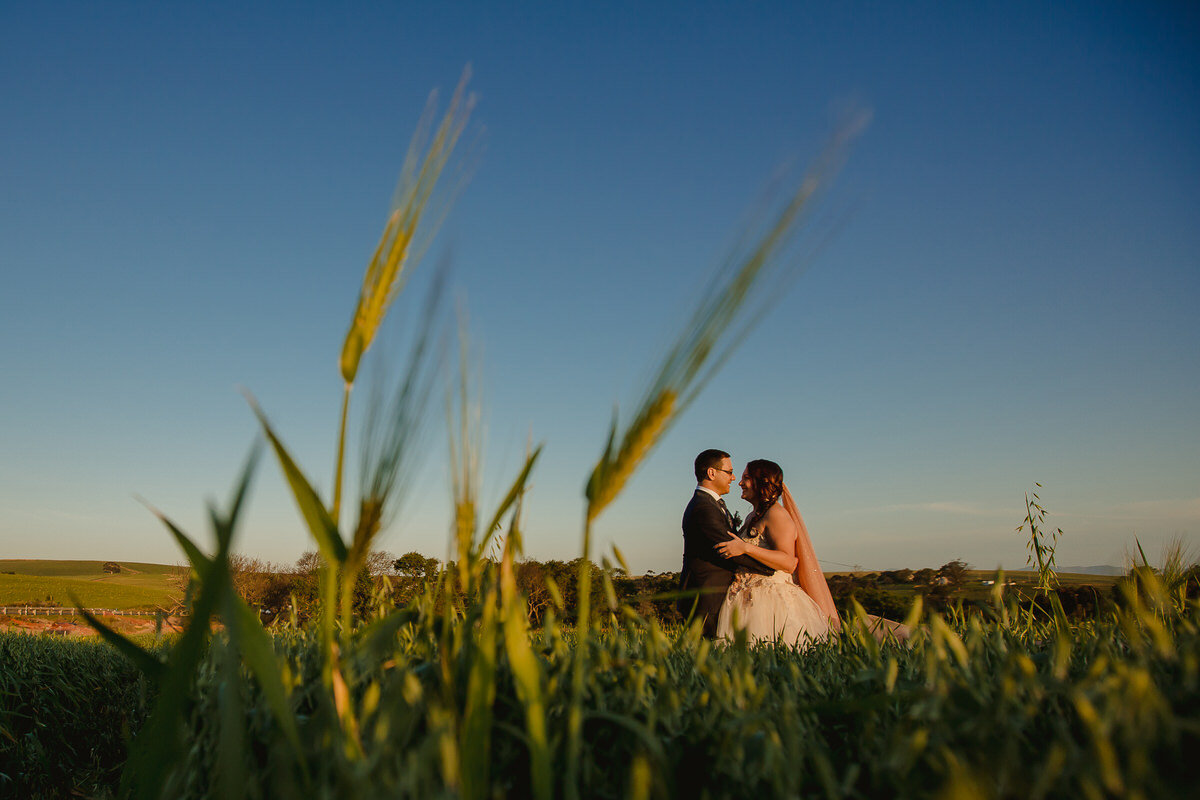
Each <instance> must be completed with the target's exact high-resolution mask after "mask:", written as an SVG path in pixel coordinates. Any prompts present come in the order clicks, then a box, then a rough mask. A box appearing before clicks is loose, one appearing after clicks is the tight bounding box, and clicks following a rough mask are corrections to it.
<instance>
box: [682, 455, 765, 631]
mask: <svg viewBox="0 0 1200 800" xmlns="http://www.w3.org/2000/svg"><path fill="white" fill-rule="evenodd" d="M695 470H696V492H695V494H693V495H692V501H691V502H690V503H688V506H687V509H686V510H685V511H684V512H683V571H682V572H681V573H680V575H679V589H680V591H692V592H698V594H697V595H695V596H687V597H682V598H680V600H679V605H678V608H679V613H681V614H682V615H683V617H684V619H685V620H690V619H691V618H692V616H693V615H699V616H700V618H701V619H703V620H704V637H705V638H706V639H711V638H713V637H714V636H716V634H717V614H718V612H720V610H721V603H722V602H724V600H725V591H726V590H727V589H728V588H729V584H730V583H732V582H733V570H734V569H735V568H736V567H745V568H746V569H749V570H751V571H753V572H758V573H760V574H762V575H769V574H770V573H771V572H772V571H773V570H772V569H771V568H770V567H768V566H766V565H765V564H761V563H759V562H758V561H755V560H754V559H753V558H751V557H750V556H746V555H742V556H737V557H736V558H725V557H724V556H722V555H721V554H720V553H718V552H717V550H716V546H717V545H718V544H720V543H721V542H725V541H728V540H729V533H730V532H731V531H733V530H734V525H733V515H732V514H730V513H729V509H728V508H726V507H725V501H724V500H722V499H721V495H723V494H727V493H728V492H729V487H730V485H731V484H732V483H733V476H734V471H733V461H732V460H731V459H730V457H729V453H726V452H725V451H724V450H705V451H704V452H703V453H701V454H700V455H698V456H696V463H695Z"/></svg>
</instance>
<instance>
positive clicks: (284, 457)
mask: <svg viewBox="0 0 1200 800" xmlns="http://www.w3.org/2000/svg"><path fill="white" fill-rule="evenodd" d="M247 400H248V401H249V402H250V407H251V408H252V409H253V410H254V415H255V416H256V417H258V421H259V424H261V425H262V429H263V433H264V434H266V437H267V441H269V442H270V443H271V447H272V449H273V450H274V451H275V455H276V457H277V458H278V459H279V466H280V467H281V468H282V469H283V475H284V477H285V478H286V479H287V482H288V486H289V487H290V488H291V490H292V496H293V497H294V498H295V500H296V505H297V506H298V507H299V509H300V515H301V516H302V517H303V518H304V523H305V525H307V526H308V530H309V533H311V534H312V537H313V539H315V540H316V542H317V548H318V549H319V550H320V551H321V555H323V556H325V559H326V561H327V562H328V563H329V564H335V565H340V564H343V563H345V561H346V555H347V550H346V543H345V542H343V541H342V537H341V535H340V534H339V533H338V530H337V526H336V525H335V524H334V522H333V518H332V517H330V516H329V511H328V510H326V508H325V505H324V504H323V503H322V502H321V498H320V497H318V496H317V492H316V490H315V489H313V488H312V484H311V483H309V481H308V479H307V478H306V477H304V473H303V472H301V471H300V467H298V466H296V462H295V461H294V460H293V459H292V457H291V455H290V454H289V453H288V451H287V448H285V447H284V446H283V442H281V441H280V440H279V437H277V436H276V435H275V431H274V430H272V429H271V424H270V423H269V422H268V421H267V418H266V415H264V414H263V412H262V409H260V408H259V407H258V404H257V403H255V402H254V398H252V397H249V396H247Z"/></svg>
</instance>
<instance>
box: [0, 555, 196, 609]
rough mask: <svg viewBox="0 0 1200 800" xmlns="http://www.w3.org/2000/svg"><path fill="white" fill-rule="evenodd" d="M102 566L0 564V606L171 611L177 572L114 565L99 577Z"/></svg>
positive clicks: (162, 566)
mask: <svg viewBox="0 0 1200 800" xmlns="http://www.w3.org/2000/svg"><path fill="white" fill-rule="evenodd" d="M106 563H108V562H105V561H70V560H43V559H0V605H17V604H29V605H40V604H43V603H47V602H49V603H57V604H59V605H62V606H71V605H73V603H72V601H71V597H72V596H74V597H75V598H76V599H78V600H79V602H80V603H82V604H83V605H84V606H87V607H97V608H122V609H124V608H151V607H156V606H171V605H174V604H175V603H176V602H178V600H179V598H180V596H181V594H182V593H181V592H180V590H179V589H178V588H177V585H176V581H175V580H174V576H175V574H176V573H177V571H178V567H172V566H168V565H166V564H147V563H142V562H138V561H117V562H115V563H117V564H119V565H120V566H121V571H120V572H118V573H107V572H105V571H104V565H105V564H106Z"/></svg>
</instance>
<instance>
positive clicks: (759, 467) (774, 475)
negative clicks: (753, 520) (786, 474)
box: [746, 458, 783, 515]
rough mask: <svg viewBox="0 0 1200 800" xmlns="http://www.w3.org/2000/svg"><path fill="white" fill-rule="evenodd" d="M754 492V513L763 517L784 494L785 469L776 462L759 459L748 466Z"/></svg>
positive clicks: (747, 472) (747, 470) (747, 471)
mask: <svg viewBox="0 0 1200 800" xmlns="http://www.w3.org/2000/svg"><path fill="white" fill-rule="evenodd" d="M746 474H747V475H749V476H750V488H751V489H752V490H753V491H754V513H755V514H759V515H762V514H763V513H765V512H766V510H767V509H768V508H770V507H771V504H772V503H774V502H775V501H776V500H778V499H779V495H781V494H783V469H782V468H781V467H780V466H779V465H778V464H776V463H775V462H774V461H767V460H766V459H765V458H758V459H755V460H754V461H751V462H750V463H748V464H747V465H746Z"/></svg>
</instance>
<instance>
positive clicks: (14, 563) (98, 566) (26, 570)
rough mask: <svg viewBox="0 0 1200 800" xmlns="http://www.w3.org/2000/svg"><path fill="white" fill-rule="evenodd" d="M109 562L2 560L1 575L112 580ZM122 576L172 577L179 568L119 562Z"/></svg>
mask: <svg viewBox="0 0 1200 800" xmlns="http://www.w3.org/2000/svg"><path fill="white" fill-rule="evenodd" d="M107 563H109V562H107V561H62V560H58V561H55V560H49V559H40V558H0V573H3V572H14V573H16V574H17V575H45V576H51V577H57V578H91V577H94V578H110V577H113V576H112V575H109V574H107V573H106V572H104V565H105V564H107ZM114 563H116V564H119V565H120V567H121V572H120V573H118V575H120V576H125V577H131V576H134V575H142V576H150V575H170V574H172V573H173V572H174V571H175V570H177V569H178V567H173V566H170V565H167V564H143V563H141V562H138V561H117V562H114Z"/></svg>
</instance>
